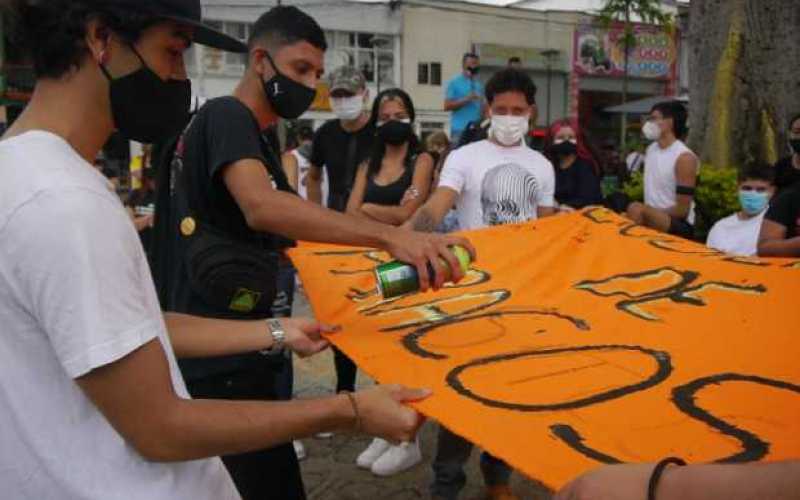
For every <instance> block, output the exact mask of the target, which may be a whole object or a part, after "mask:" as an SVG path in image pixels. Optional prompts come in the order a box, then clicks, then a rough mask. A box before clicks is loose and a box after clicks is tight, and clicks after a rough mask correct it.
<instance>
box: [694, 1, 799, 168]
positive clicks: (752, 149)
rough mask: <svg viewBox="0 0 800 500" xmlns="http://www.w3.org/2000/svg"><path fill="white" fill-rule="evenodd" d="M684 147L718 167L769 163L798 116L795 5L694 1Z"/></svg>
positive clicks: (783, 147) (781, 151)
mask: <svg viewBox="0 0 800 500" xmlns="http://www.w3.org/2000/svg"><path fill="white" fill-rule="evenodd" d="M689 22H690V25H689V40H690V44H691V53H690V68H691V69H690V71H691V74H690V99H691V104H690V127H691V134H690V138H689V142H690V145H691V147H692V148H693V149H694V150H695V151H697V152H698V153H699V154H700V156H701V158H702V160H703V161H704V162H707V163H712V164H713V165H715V166H717V167H741V166H743V165H746V164H748V163H751V162H761V163H774V162H775V161H776V160H777V159H778V158H779V157H782V156H784V155H786V154H787V153H788V146H787V131H788V130H787V129H788V121H789V119H790V116H791V115H792V114H794V113H797V112H800V28H798V27H800V8H798V3H797V0H693V1H692V3H691V7H690V21H689Z"/></svg>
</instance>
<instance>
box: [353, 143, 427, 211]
mask: <svg viewBox="0 0 800 500" xmlns="http://www.w3.org/2000/svg"><path fill="white" fill-rule="evenodd" d="M415 164H416V155H414V156H411V157H409V158H408V159H406V162H405V169H404V170H403V175H401V176H400V178H399V179H397V180H396V181H394V182H392V183H391V184H387V185H385V186H381V185H379V184H376V183H375V177H374V176H372V175H370V176H367V186H366V188H365V190H364V203H373V204H375V205H384V206H389V207H393V206H398V205H400V202H401V201H403V196H405V194H406V191H408V188H410V187H411V184H412V182H413V181H414V165H415Z"/></svg>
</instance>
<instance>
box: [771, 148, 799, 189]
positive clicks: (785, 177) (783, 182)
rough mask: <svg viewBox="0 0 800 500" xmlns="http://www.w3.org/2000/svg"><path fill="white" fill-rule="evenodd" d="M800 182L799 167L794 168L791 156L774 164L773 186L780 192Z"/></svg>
mask: <svg viewBox="0 0 800 500" xmlns="http://www.w3.org/2000/svg"><path fill="white" fill-rule="evenodd" d="M798 182H800V169H798V168H795V166H794V164H793V163H792V157H791V156H787V157H786V158H781V160H780V161H779V162H778V163H776V164H775V187H776V188H777V192H778V193H780V192H782V191H784V190H785V189H788V188H790V187H792V186H794V185H795V184H797V183H798Z"/></svg>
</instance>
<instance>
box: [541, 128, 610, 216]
mask: <svg viewBox="0 0 800 500" xmlns="http://www.w3.org/2000/svg"><path fill="white" fill-rule="evenodd" d="M545 154H546V155H547V157H548V159H549V160H550V161H551V162H553V165H554V166H555V170H556V201H557V202H558V210H559V212H573V211H575V210H577V209H581V208H585V207H588V206H589V205H599V204H601V203H602V202H603V191H602V189H601V187H600V179H599V178H598V176H597V171H596V169H595V166H594V164H593V162H592V157H591V155H590V154H589V151H588V150H587V149H586V146H585V141H584V140H583V137H582V134H581V133H580V129H579V128H578V121H577V120H559V121H557V122H555V123H554V124H553V125H551V126H550V130H549V133H548V134H547V146H546V147H545Z"/></svg>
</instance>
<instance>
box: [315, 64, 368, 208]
mask: <svg viewBox="0 0 800 500" xmlns="http://www.w3.org/2000/svg"><path fill="white" fill-rule="evenodd" d="M330 92H331V107H332V108H333V112H334V113H335V114H336V119H335V120H330V121H328V122H325V124H324V125H322V126H321V127H320V128H319V130H317V133H316V134H315V135H314V142H313V144H312V148H311V168H310V170H309V172H308V184H307V187H308V199H309V200H311V201H313V202H315V203H322V194H321V188H320V183H321V181H322V169H323V168H324V169H325V170H326V171H327V173H328V182H329V189H328V200H327V206H328V208H330V209H333V210H336V211H338V212H344V211H345V209H346V208H347V200H348V199H349V198H350V191H351V190H352V189H353V183H354V181H355V176H356V170H358V166H359V165H360V164H361V163H362V162H363V161H364V160H366V159H367V158H368V157H369V154H370V152H371V151H372V146H373V144H374V142H375V124H374V123H370V116H369V112H368V111H367V107H366V105H367V99H368V98H369V91H368V90H367V84H366V81H365V80H364V75H363V74H362V73H361V72H360V71H359V70H357V69H356V68H353V67H350V66H342V67H341V68H338V69H336V70H335V71H334V72H333V73H332V74H331V76H330Z"/></svg>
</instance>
